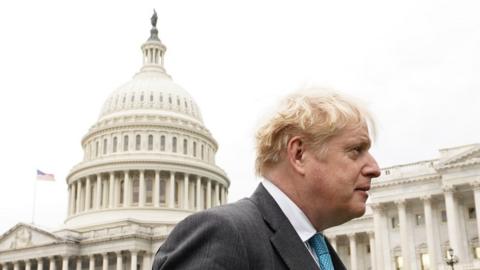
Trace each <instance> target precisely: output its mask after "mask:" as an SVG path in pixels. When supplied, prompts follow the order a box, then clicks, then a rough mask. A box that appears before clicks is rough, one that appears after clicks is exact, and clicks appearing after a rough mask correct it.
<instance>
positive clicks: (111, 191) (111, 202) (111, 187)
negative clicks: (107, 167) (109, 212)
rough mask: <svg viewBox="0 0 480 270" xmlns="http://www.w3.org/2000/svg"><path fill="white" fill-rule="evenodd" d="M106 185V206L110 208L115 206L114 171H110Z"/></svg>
mask: <svg viewBox="0 0 480 270" xmlns="http://www.w3.org/2000/svg"><path fill="white" fill-rule="evenodd" d="M108 187H109V191H108V208H110V209H112V208H114V207H115V172H110V182H109V183H108Z"/></svg>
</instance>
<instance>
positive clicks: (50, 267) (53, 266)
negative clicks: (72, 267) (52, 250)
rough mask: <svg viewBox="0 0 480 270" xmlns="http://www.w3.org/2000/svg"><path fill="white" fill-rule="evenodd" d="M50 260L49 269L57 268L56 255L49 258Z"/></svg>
mask: <svg viewBox="0 0 480 270" xmlns="http://www.w3.org/2000/svg"><path fill="white" fill-rule="evenodd" d="M49 260H50V266H49V268H48V269H49V270H56V268H57V267H56V265H55V257H54V256H52V257H50V258H49ZM17 270H18V269H17Z"/></svg>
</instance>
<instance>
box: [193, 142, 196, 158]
mask: <svg viewBox="0 0 480 270" xmlns="http://www.w3.org/2000/svg"><path fill="white" fill-rule="evenodd" d="M193 156H194V157H197V142H193Z"/></svg>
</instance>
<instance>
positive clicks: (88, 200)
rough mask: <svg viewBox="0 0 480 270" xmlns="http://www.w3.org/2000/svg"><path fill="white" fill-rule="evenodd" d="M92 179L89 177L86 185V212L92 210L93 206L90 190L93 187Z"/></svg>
mask: <svg viewBox="0 0 480 270" xmlns="http://www.w3.org/2000/svg"><path fill="white" fill-rule="evenodd" d="M90 181H91V179H90V176H87V179H86V184H85V207H84V208H85V211H87V210H88V209H90V207H91V205H90V201H91V197H90V196H91V190H92V189H91V188H90V185H91V182H90Z"/></svg>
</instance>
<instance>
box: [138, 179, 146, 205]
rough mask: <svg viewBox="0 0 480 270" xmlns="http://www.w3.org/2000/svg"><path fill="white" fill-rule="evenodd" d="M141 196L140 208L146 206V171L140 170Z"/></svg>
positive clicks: (139, 199) (139, 195)
mask: <svg viewBox="0 0 480 270" xmlns="http://www.w3.org/2000/svg"><path fill="white" fill-rule="evenodd" d="M138 189H139V192H138V193H139V194H138V206H139V207H144V206H145V171H144V170H140V179H139V184H138Z"/></svg>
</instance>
